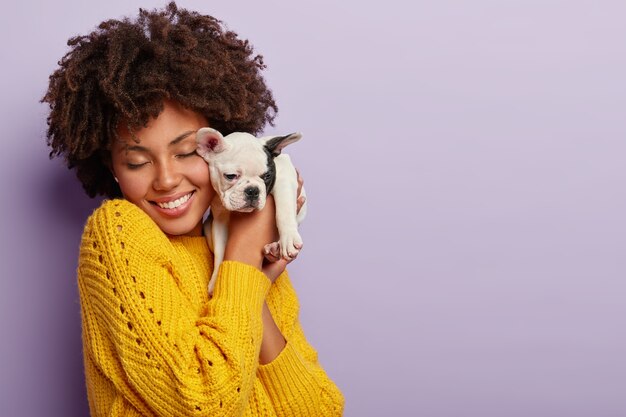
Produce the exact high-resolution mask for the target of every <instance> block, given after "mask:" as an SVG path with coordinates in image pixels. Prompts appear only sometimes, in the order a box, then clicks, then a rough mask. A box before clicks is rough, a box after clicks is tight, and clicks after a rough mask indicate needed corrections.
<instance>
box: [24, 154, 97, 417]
mask: <svg viewBox="0 0 626 417" xmlns="http://www.w3.org/2000/svg"><path fill="white" fill-rule="evenodd" d="M60 162H61V161H60V160H57V161H54V164H55V165H57V167H56V168H54V169H50V170H49V171H50V175H49V176H48V177H47V178H46V179H44V180H43V181H41V180H40V187H42V188H43V189H41V190H40V192H39V193H37V194H38V195H39V197H38V199H39V201H37V202H36V203H38V204H39V207H46V210H45V213H46V214H45V219H42V221H43V222H44V224H43V225H42V227H43V228H45V229H44V230H47V232H46V242H44V243H43V245H45V246H47V247H48V248H47V249H46V252H45V253H46V255H45V257H46V258H47V260H48V261H49V263H50V265H49V266H48V267H49V268H53V269H52V270H51V271H50V272H51V273H52V274H51V276H52V278H53V279H52V280H51V281H52V282H49V283H47V284H46V285H48V286H50V292H53V293H54V296H50V297H48V300H47V301H46V303H47V306H48V307H49V310H50V312H51V313H52V314H51V318H50V319H48V321H49V322H48V323H46V326H48V327H51V328H53V329H54V330H53V331H52V332H50V333H49V334H48V336H49V337H48V338H47V340H46V343H47V344H48V345H49V346H50V345H52V346H51V348H52V350H54V351H55V352H56V355H55V356H56V358H57V359H56V361H57V363H56V364H55V365H51V366H50V367H49V371H51V372H53V374H54V375H55V378H56V383H53V381H49V382H48V383H46V385H47V386H50V388H49V392H48V395H50V396H51V398H49V400H48V401H49V403H50V404H53V403H56V405H57V407H58V410H59V411H61V410H62V413H63V415H68V416H86V415H89V408H88V403H87V393H86V388H85V381H84V370H83V360H82V342H81V323H80V304H79V298H78V287H77V283H76V266H77V259H78V249H79V245H80V239H81V236H82V231H83V227H84V224H85V221H86V220H87V218H88V217H89V215H90V214H91V213H92V212H93V210H94V209H95V208H97V207H98V206H99V205H100V204H101V202H102V198H94V199H92V198H89V197H88V196H87V195H86V194H85V192H84V191H83V189H82V185H81V184H80V182H79V181H78V180H77V179H76V176H75V173H74V172H73V171H69V170H67V169H66V168H64V167H62V166H61V165H62V164H61V163H60ZM52 242H54V244H52ZM53 393H55V394H56V398H54V397H55V395H53ZM55 415H61V414H56V413H55Z"/></svg>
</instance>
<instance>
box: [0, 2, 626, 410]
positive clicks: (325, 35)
mask: <svg viewBox="0 0 626 417" xmlns="http://www.w3.org/2000/svg"><path fill="white" fill-rule="evenodd" d="M163 4H164V3H163V2H153V1H149V0H147V1H141V2H139V1H134V0H133V1H129V0H109V1H107V2H83V1H79V0H72V1H70V0H62V1H57V2H48V1H43V0H42V1H34V0H26V1H19V2H13V3H11V5H10V6H9V9H7V8H5V10H4V11H3V13H2V14H1V16H0V42H1V44H2V57H3V65H2V77H0V82H1V83H2V86H1V87H2V88H1V90H0V91H2V99H1V100H0V102H1V103H2V104H1V105H2V108H1V111H0V117H2V120H1V121H2V127H3V135H2V136H3V140H2V143H3V152H1V155H2V163H1V164H0V169H1V170H2V176H1V178H2V179H3V190H2V194H3V197H2V201H3V203H2V205H1V206H0V207H1V208H0V210H1V211H0V219H2V235H3V237H2V251H0V252H1V254H2V270H3V272H2V276H3V277H2V279H1V280H0V285H1V290H0V301H1V304H0V314H1V317H2V323H1V326H2V327H1V328H2V336H1V339H2V342H1V343H0V357H1V358H2V364H1V368H0V375H1V376H0V380H1V383H2V386H1V387H0V407H1V409H0V415H2V416H7V417H21V416H48V417H56V416H85V415H87V404H86V398H85V389H84V381H83V373H82V372H83V371H82V359H81V344H80V310H79V304H78V299H77V291H76V284H75V280H76V278H75V268H76V257H77V249H78V244H79V239H80V234H81V231H82V226H83V223H84V221H85V219H86V217H87V216H88V214H89V213H90V212H91V210H92V209H93V208H94V207H96V206H97V204H98V203H97V202H96V201H91V200H89V199H88V198H86V197H84V196H83V194H82V191H81V189H80V187H79V186H78V184H77V181H75V179H74V177H73V174H71V173H69V172H66V170H64V169H63V168H61V166H60V162H59V161H57V160H55V161H52V162H51V161H49V160H48V158H47V154H48V150H47V148H46V146H45V139H44V131H45V115H46V108H45V106H44V105H42V104H39V103H38V100H39V99H40V98H41V96H42V95H43V93H44V91H45V88H46V86H47V77H48V75H49V74H50V73H51V72H52V71H53V69H54V68H55V67H56V62H57V61H58V60H59V59H60V58H61V56H62V55H63V54H64V53H65V51H66V50H67V47H66V44H65V42H66V40H67V39H68V38H69V37H71V36H73V35H76V34H84V33H86V32H88V31H89V30H91V29H92V28H93V27H95V25H96V24H97V23H99V22H100V21H102V20H104V19H105V18H110V17H121V16H123V15H127V14H135V12H136V10H137V8H138V7H140V6H143V7H146V8H153V7H157V6H162V5H163ZM179 5H180V6H185V7H188V8H194V9H198V10H200V11H202V12H205V13H210V14H214V15H215V16H216V17H219V18H221V19H223V20H224V21H225V22H227V24H228V25H229V27H230V28H231V29H233V30H235V31H237V32H238V33H239V34H240V35H241V36H243V37H248V38H250V39H251V41H252V43H253V44H254V45H255V47H256V49H257V51H258V52H260V53H262V54H263V55H264V56H265V60H266V63H267V64H268V70H267V72H266V78H267V80H268V82H269V84H270V85H271V87H272V88H273V90H274V93H275V95H276V98H277V100H278V103H279V107H280V113H279V118H278V119H277V125H276V128H274V129H270V130H268V132H289V131H293V130H300V131H302V132H303V133H304V135H305V136H304V139H303V140H302V141H301V142H299V143H298V144H296V145H293V146H292V148H291V149H290V150H289V153H290V154H291V156H292V158H293V160H294V161H295V163H296V165H297V166H298V167H299V169H300V170H301V172H302V175H303V177H304V178H305V181H306V187H307V192H308V195H309V209H310V210H309V216H308V218H307V220H306V221H305V223H304V224H303V225H302V229H303V236H304V240H305V246H306V248H305V250H304V252H303V253H302V254H301V256H300V258H299V259H298V260H297V261H296V262H295V263H294V264H292V266H291V268H290V270H291V273H292V278H293V281H294V283H295V285H296V287H297V290H298V293H299V295H300V298H301V305H302V313H301V317H302V321H303V325H304V328H305V330H306V332H307V335H308V337H309V339H310V341H311V342H312V344H313V345H314V346H315V347H316V348H317V349H318V351H319V354H320V359H321V361H322V363H323V365H324V366H325V368H326V370H327V372H328V374H329V375H330V376H331V377H332V378H333V379H334V380H335V381H336V382H337V384H338V385H339V386H340V387H341V389H342V390H343V392H344V394H345V396H346V399H347V406H346V413H345V415H346V416H381V415H396V416H414V415H415V416H417V415H420V416H428V417H458V416H468V417H469V416H471V417H473V416H476V417H479V416H480V417H491V416H493V417H502V416H506V417H517V416H520V417H522V416H523V417H527V416H533V417H544V416H545V417H555V416H567V417H577V416H581V417H590V416H594V417H595V416H599V417H612V416H616V417H617V416H626V396H625V394H624V393H625V391H626V359H625V356H624V352H626V334H625V330H624V329H625V320H624V317H626V303H625V302H624V299H625V294H626V284H625V283H624V279H625V278H626V256H625V255H626V254H625V250H626V220H625V218H624V215H625V213H626V196H625V192H624V191H625V190H624V188H625V187H624V185H625V180H626V164H625V163H624V161H625V159H626V121H625V115H626V81H625V74H626V53H625V47H626V41H625V39H626V25H624V16H626V4H625V3H624V2H622V1H602V0H596V1H573V0H569V1H565V0H562V1H550V0H543V1H534V0H532V1H531V0H515V1H489V0H475V1H472V2H466V1H461V0H459V1H451V0H440V1H436V2H435V1H430V2H424V1H416V2H408V1H405V2H398V1H385V2H378V3H377V4H376V5H374V4H370V3H367V2H366V4H364V2H359V1H356V0H352V1H344V2H335V1H329V0H322V1H316V2H309V3H307V4H304V3H299V2H287V1H283V2H277V1H264V2H239V1H228V2H226V1H221V2H207V1H180V2H179Z"/></svg>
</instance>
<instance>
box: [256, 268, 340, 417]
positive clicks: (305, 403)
mask: <svg viewBox="0 0 626 417" xmlns="http://www.w3.org/2000/svg"><path fill="white" fill-rule="evenodd" d="M274 285H275V286H276V287H277V288H272V290H276V291H273V293H272V294H271V296H270V299H271V300H272V302H271V303H270V309H271V310H272V315H273V316H274V318H275V320H276V321H277V323H278V324H279V327H280V328H281V331H282V333H283V336H284V337H285V339H286V340H287V344H286V345H285V347H284V349H283V350H282V352H281V353H280V354H279V355H278V356H277V357H276V358H275V359H274V360H273V361H272V362H270V363H268V364H264V365H259V368H258V375H259V379H260V380H261V383H262V384H263V386H264V388H265V390H266V392H267V394H268V396H269V398H270V400H271V401H272V404H273V405H274V409H275V410H276V413H277V414H278V415H279V416H341V415H342V414H343V409H344V403H345V400H344V397H343V395H342V393H341V391H340V390H339V388H338V387H337V386H336V385H335V383H334V382H333V381H332V380H331V379H330V378H329V377H328V375H327V374H326V372H325V371H324V369H323V368H322V366H321V365H320V364H319V362H318V357H317V352H316V350H315V349H314V348H313V347H312V346H311V345H310V344H309V343H308V341H307V340H306V337H305V335H304V332H303V330H302V326H301V324H300V320H299V319H298V310H299V303H298V300H297V297H296V294H295V291H294V289H293V286H292V285H291V283H290V281H289V276H288V275H287V273H284V274H283V275H281V276H280V277H279V279H277V280H276V282H275V284H274Z"/></svg>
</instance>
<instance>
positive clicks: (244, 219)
mask: <svg viewBox="0 0 626 417" xmlns="http://www.w3.org/2000/svg"><path fill="white" fill-rule="evenodd" d="M277 238H278V230H277V229H276V208H275V205H274V197H273V196H272V195H268V196H267V199H266V201H265V207H263V210H259V211H254V212H252V213H240V212H232V213H230V222H229V225H228V241H227V242H226V249H225V251H224V260H225V261H239V262H243V263H246V264H248V265H252V266H254V267H255V268H258V269H262V266H263V247H264V246H265V245H266V244H267V243H269V242H273V241H275V240H276V239H277Z"/></svg>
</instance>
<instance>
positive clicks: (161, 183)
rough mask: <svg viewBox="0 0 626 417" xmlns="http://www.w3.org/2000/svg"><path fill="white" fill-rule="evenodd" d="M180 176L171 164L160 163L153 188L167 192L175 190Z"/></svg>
mask: <svg viewBox="0 0 626 417" xmlns="http://www.w3.org/2000/svg"><path fill="white" fill-rule="evenodd" d="M181 178H182V175H181V174H180V172H178V171H177V170H176V167H175V165H174V164H172V163H167V162H165V163H160V164H159V165H158V168H157V170H156V176H155V178H154V184H153V187H154V189H155V190H158V191H168V190H171V189H173V188H176V186H178V184H179V183H180V179H181Z"/></svg>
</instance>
